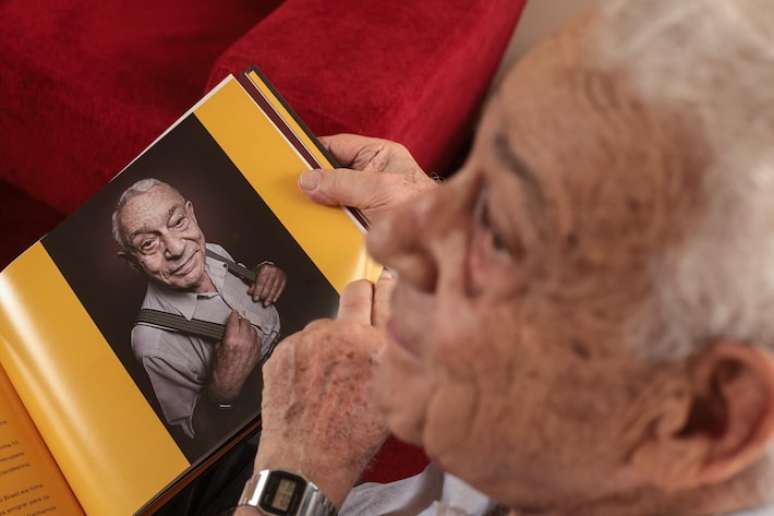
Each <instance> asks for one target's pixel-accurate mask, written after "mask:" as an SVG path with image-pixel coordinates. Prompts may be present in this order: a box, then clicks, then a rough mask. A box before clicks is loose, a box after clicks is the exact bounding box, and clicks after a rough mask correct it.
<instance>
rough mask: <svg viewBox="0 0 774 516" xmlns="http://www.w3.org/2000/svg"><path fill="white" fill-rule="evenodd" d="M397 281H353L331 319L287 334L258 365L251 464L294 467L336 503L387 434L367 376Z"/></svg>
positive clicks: (339, 504)
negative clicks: (260, 380)
mask: <svg viewBox="0 0 774 516" xmlns="http://www.w3.org/2000/svg"><path fill="white" fill-rule="evenodd" d="M393 282H394V280H393V279H392V278H391V277H384V278H383V279H381V280H379V282H378V283H377V284H376V285H372V284H371V283H369V282H368V281H365V280H361V281H357V282H354V283H350V284H349V285H348V286H347V287H346V289H345V290H344V292H343V293H342V296H341V302H340V307H339V315H338V318H337V319H336V320H320V321H315V322H313V323H311V324H309V325H308V326H307V327H306V328H305V329H304V330H303V331H301V332H299V333H296V334H294V335H291V336H290V337H288V338H287V339H285V340H284V341H283V342H282V343H281V344H280V345H279V346H278V347H277V350H276V351H275V352H274V354H273V355H272V357H271V358H270V359H269V361H268V362H267V363H266V365H265V366H264V368H263V373H264V388H263V404H262V415H263V432H262V434H261V442H260V446H259V448H258V454H257V456H256V462H255V467H256V470H261V469H267V468H276V469H286V470H290V471H295V472H298V473H300V474H302V475H304V476H305V477H306V478H308V479H309V480H311V481H312V482H314V483H316V484H317V485H318V486H319V487H320V489H321V490H322V491H323V493H325V495H326V496H327V497H328V498H329V499H331V501H332V502H333V503H335V504H336V505H337V506H339V507H340V506H341V503H342V502H343V500H344V498H345V497H346V495H347V493H348V492H349V490H350V489H351V488H352V485H353V484H354V482H355V481H356V480H357V479H358V477H359V476H360V473H361V472H362V470H363V468H364V467H365V465H366V464H367V462H368V461H369V460H370V459H371V457H373V455H374V454H375V453H376V451H377V450H378V449H379V447H380V446H381V444H382V443H383V442H384V439H385V438H386V437H387V430H386V427H385V425H384V421H383V419H382V417H381V414H380V413H379V412H378V411H377V408H376V406H375V404H374V402H373V401H372V395H371V392H370V388H371V379H372V377H373V372H374V368H375V365H376V360H377V355H378V353H379V351H380V350H381V349H382V347H383V345H384V342H385V337H384V331H383V328H381V327H380V326H381V325H382V324H383V323H384V321H386V319H387V313H386V312H387V309H388V304H389V297H390V295H389V293H390V291H391V290H392V286H393Z"/></svg>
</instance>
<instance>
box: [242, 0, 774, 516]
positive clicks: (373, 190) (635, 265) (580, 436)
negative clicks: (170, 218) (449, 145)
mask: <svg viewBox="0 0 774 516" xmlns="http://www.w3.org/2000/svg"><path fill="white" fill-rule="evenodd" d="M772 27H774V4H772V3H771V2H767V1H757V0H737V1H735V2H727V1H724V0H705V1H696V0H681V1H679V2H678V1H674V0H652V1H651V0H647V1H646V0H632V1H626V2H623V1H621V2H614V3H612V4H611V5H610V6H609V7H608V8H607V9H606V10H605V11H603V12H600V13H595V14H594V15H590V16H587V17H585V18H584V19H581V20H578V21H577V22H576V23H575V24H573V25H572V26H570V27H568V28H567V29H566V30H565V31H563V32H561V33H560V34H558V35H557V36H556V37H554V38H552V39H551V40H549V41H547V42H545V44H543V45H542V46H541V47H539V48H538V49H536V50H535V51H533V52H532V53H531V54H530V55H529V56H528V57H527V58H525V59H524V60H522V61H521V62H520V63H519V64H518V65H517V66H516V67H515V68H514V69H513V70H512V71H511V73H510V74H509V75H508V76H507V78H506V79H505V80H504V82H503V83H502V84H501V85H500V87H499V89H498V91H497V92H496V94H495V96H494V98H492V99H491V102H490V103H489V106H488V108H487V110H486V112H485V115H484V117H483V120H482V123H481V126H480V129H479V131H478V135H477V139H476V142H475V145H474V148H473V150H472V153H471V156H470V158H469V160H468V162H467V163H466V165H465V166H464V168H463V170H461V171H460V172H459V173H458V174H457V175H456V176H455V177H454V178H453V179H451V180H450V181H449V182H448V183H447V184H444V185H442V186H434V185H431V184H429V183H426V182H425V180H424V179H422V175H421V173H420V171H419V170H418V167H417V166H416V164H415V163H414V162H413V160H412V159H411V158H410V156H409V155H408V154H407V153H406V152H405V150H403V149H402V148H400V147H399V146H395V145H394V144H390V143H387V142H382V141H377V140H371V139H364V138H359V137H354V136H347V135H340V136H338V137H333V138H329V139H326V140H325V143H326V144H327V145H328V147H329V148H330V150H331V151H332V152H333V154H334V155H336V156H337V157H338V158H340V160H341V161H342V162H343V163H346V164H347V166H349V167H350V169H354V170H337V171H330V172H320V171H314V172H311V173H305V174H304V175H303V176H302V177H301V179H300V185H301V187H302V189H304V190H305V191H306V192H307V193H308V195H309V196H310V197H311V198H312V199H314V200H315V201H318V202H323V203H326V204H348V205H354V206H358V207H360V208H362V209H364V211H365V212H366V214H367V216H368V217H369V218H370V219H371V222H372V223H373V230H372V231H371V233H370V234H369V237H368V240H369V248H370V250H371V252H372V253H373V255H374V256H375V257H376V258H377V259H379V260H380V261H381V262H383V263H384V264H385V265H386V266H387V267H389V268H390V269H391V270H392V271H394V273H395V274H396V276H397V284H395V283H396V280H395V279H391V278H385V279H383V280H381V281H380V282H379V283H377V284H376V285H375V286H373V287H372V286H371V285H369V284H368V283H365V282H360V283H354V284H352V285H351V286H350V287H349V288H348V289H347V290H346V291H345V292H344V294H343V296H342V300H341V308H340V314H339V318H338V319H337V320H335V321H319V322H316V323H313V324H312V325H310V326H309V327H307V328H306V329H305V330H304V331H303V332H301V333H298V334H296V335H293V336H291V337H290V338H288V339H287V340H286V341H285V342H284V343H283V344H282V345H281V346H280V347H279V348H278V352H277V353H276V354H275V355H274V356H273V357H272V359H271V360H270V361H269V362H268V363H267V366H266V368H265V371H264V373H265V385H264V398H263V408H262V410H263V417H264V431H263V435H262V436H261V443H260V446H259V449H258V454H257V456H256V461H255V474H254V476H253V478H252V479H251V480H250V481H249V482H248V483H247V484H246V486H245V490H244V494H243V499H242V502H243V503H244V504H246V505H245V506H244V507H240V508H239V509H238V510H237V512H238V513H240V514H254V513H256V512H260V513H263V514H293V513H298V510H301V509H303V510H306V511H308V512H304V514H325V513H330V512H331V510H332V508H333V507H336V508H341V507H342V504H343V512H345V513H348V514H368V515H376V514H420V513H421V514H423V515H429V514H453V515H460V514H487V513H506V512H509V511H510V512H511V514H531V515H536V514H545V515H548V514H551V515H599V516H604V515H610V516H622V515H624V516H625V515H710V514H713V515H714V514H772V505H771V504H772V502H773V501H774V464H772V453H774V452H773V451H772V448H773V447H774V323H772V320H773V319H772V314H771V308H772V306H774V276H773V275H772V272H771V268H772V266H773V265H772V263H773V260H774V254H770V251H771V250H772V249H773V248H774V247H773V246H772V242H774V240H772V238H773V236H772V232H773V231H774V201H772V199H774V155H773V154H772V150H771V149H772V137H774V102H773V101H774V95H772V93H771V92H772V89H771V84H772V82H774V54H772V48H774V30H773V29H772ZM402 200H408V202H405V203H403V204H401V205H400V207H399V208H398V209H394V206H395V205H397V204H398V202H399V201H402ZM391 290H392V293H391V294H390V291H391ZM388 297H391V304H390V305H389V306H391V314H388V313H387V312H388V310H387V308H386V306H387V302H386V298H388ZM385 321H388V322H386V323H385ZM385 328H386V331H385ZM383 425H386V428H388V429H389V430H391V431H392V432H394V433H395V434H396V435H397V436H399V437H401V438H403V439H405V440H407V441H410V442H413V443H416V444H418V445H421V446H422V447H423V448H424V449H425V450H426V452H427V453H428V455H429V456H430V458H431V459H432V461H433V465H432V466H431V467H430V469H429V470H428V471H426V472H425V473H424V474H423V475H420V476H419V477H416V478H413V479H408V480H404V481H402V482H399V483H396V484H393V485H386V486H369V485H366V486H358V487H357V488H355V489H354V490H352V485H353V483H354V482H355V481H356V480H357V478H358V476H359V474H360V472H361V469H362V468H363V467H364V465H365V464H366V462H367V461H368V460H369V457H370V456H371V454H372V453H373V451H374V450H375V449H377V448H378V446H379V443H380V440H381V439H382V438H383V437H384V427H383ZM441 471H443V472H445V473H441ZM283 472H287V473H283ZM283 475H284V476H283ZM294 475H295V476H294ZM351 490H352V492H351V493H350V491H351ZM302 494H304V495H306V498H304V500H308V501H306V502H304V503H303V504H296V505H294V503H295V502H293V500H296V499H301V498H300V497H301V495H302ZM348 494H349V496H348ZM294 497H296V498H294ZM345 499H346V502H345ZM304 504H305V505H304ZM250 506H252V507H259V509H255V508H252V507H250ZM297 506H300V509H299V508H297ZM309 507H311V508H312V509H310V508H309ZM314 510H316V511H319V512H313V511H314ZM261 511H262V512H261ZM294 511H295V512H294ZM740 511H753V512H749V513H748V512H740Z"/></svg>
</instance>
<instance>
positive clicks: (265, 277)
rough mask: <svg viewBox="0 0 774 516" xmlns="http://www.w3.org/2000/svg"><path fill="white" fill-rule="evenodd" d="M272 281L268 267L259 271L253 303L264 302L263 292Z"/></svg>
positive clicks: (254, 288)
mask: <svg viewBox="0 0 774 516" xmlns="http://www.w3.org/2000/svg"><path fill="white" fill-rule="evenodd" d="M270 279H271V275H270V274H269V269H268V267H266V266H264V267H261V268H260V269H258V277H257V278H255V286H254V287H253V301H258V300H259V299H260V300H263V291H264V289H265V288H266V284H267V283H268V282H269V280H270Z"/></svg>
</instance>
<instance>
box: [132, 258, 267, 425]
mask: <svg viewBox="0 0 774 516" xmlns="http://www.w3.org/2000/svg"><path fill="white" fill-rule="evenodd" d="M207 249H210V250H212V251H214V252H216V253H217V254H219V255H221V256H223V257H226V258H229V259H232V258H231V255H230V254H228V252H227V251H226V250H225V249H223V248H222V247H221V246H219V245H216V244H207ZM205 270H206V272H207V274H208V275H209V276H210V279H211V280H212V282H213V284H214V285H215V289H216V292H211V293H207V294H196V293H194V292H180V291H175V290H172V289H168V288H164V287H163V286H159V285H157V284H155V283H149V284H148V289H147V291H146V293H145V299H144V300H143V302H142V308H149V309H153V310H160V311H163V312H168V313H171V314H178V315H182V316H183V317H185V318H186V319H188V320H191V319H199V320H203V321H210V322H215V323H219V324H225V323H226V319H227V318H228V316H229V315H230V314H231V311H232V310H236V311H237V312H238V313H239V315H241V316H242V317H244V318H246V319H247V320H249V321H250V323H252V325H253V326H255V328H256V329H257V330H258V334H259V335H260V336H261V338H262V340H261V343H262V345H261V348H262V349H261V353H262V356H263V355H265V353H266V352H268V350H269V349H270V346H271V345H272V343H273V341H274V340H275V339H276V338H277V336H278V334H279V331H280V320H279V314H278V313H277V309H276V308H274V306H273V305H269V306H267V307H264V306H263V305H262V304H261V302H260V301H258V302H255V301H253V300H252V298H251V297H250V296H249V295H248V294H247V289H248V285H247V284H245V283H244V282H243V281H242V280H241V279H240V278H238V277H236V276H234V275H233V274H231V273H230V272H229V271H228V268H227V266H226V264H225V263H223V262H221V261H218V260H215V259H213V258H210V257H209V256H207V257H206V261H205ZM215 344H216V343H215V342H213V341H212V340H208V339H204V338H201V337H196V336H191V335H185V334H182V333H175V332H172V331H168V330H164V329H161V328H158V327H155V326H152V325H150V324H145V323H138V324H137V325H136V326H135V327H134V328H133V330H132V351H133V352H134V355H135V357H137V360H139V361H140V363H141V364H142V365H143V367H144V369H145V371H146V372H147V373H148V377H149V378H150V381H151V384H152V385H153V390H154V392H155V393H156V398H157V399H158V401H159V404H160V405H161V410H162V412H163V413H164V418H165V419H166V421H167V423H169V424H170V425H178V426H180V427H181V428H182V429H183V431H184V432H185V433H186V434H187V435H188V436H189V437H193V436H194V429H193V412H194V407H195V406H196V402H197V399H198V397H199V396H200V394H201V392H202V390H203V389H204V388H205V387H206V386H207V384H208V382H209V379H210V369H211V362H212V356H213V351H214V349H215ZM258 394H259V393H256V403H258V399H259V396H258Z"/></svg>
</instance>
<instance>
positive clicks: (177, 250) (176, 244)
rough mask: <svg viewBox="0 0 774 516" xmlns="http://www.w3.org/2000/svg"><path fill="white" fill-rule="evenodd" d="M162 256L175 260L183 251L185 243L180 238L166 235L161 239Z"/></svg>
mask: <svg viewBox="0 0 774 516" xmlns="http://www.w3.org/2000/svg"><path fill="white" fill-rule="evenodd" d="M162 238H163V241H164V255H165V256H166V257H167V258H168V259H169V258H177V257H179V256H181V255H182V254H183V252H184V251H185V242H184V241H183V239H182V238H178V237H175V236H173V235H170V234H166V235H164V236H163V237H162Z"/></svg>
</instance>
